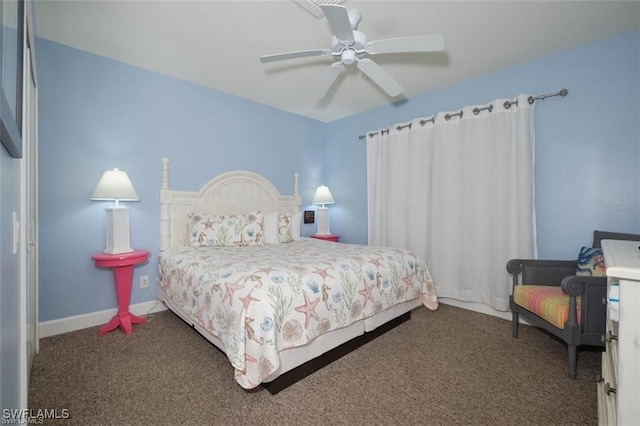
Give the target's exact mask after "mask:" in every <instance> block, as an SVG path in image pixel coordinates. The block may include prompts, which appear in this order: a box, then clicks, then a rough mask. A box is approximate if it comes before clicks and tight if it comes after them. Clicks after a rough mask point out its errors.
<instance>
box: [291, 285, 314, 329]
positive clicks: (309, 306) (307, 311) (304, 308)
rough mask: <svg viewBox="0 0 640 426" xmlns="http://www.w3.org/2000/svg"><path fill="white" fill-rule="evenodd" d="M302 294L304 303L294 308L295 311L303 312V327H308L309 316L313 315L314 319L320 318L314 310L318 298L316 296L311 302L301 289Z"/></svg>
mask: <svg viewBox="0 0 640 426" xmlns="http://www.w3.org/2000/svg"><path fill="white" fill-rule="evenodd" d="M302 295H303V296H304V305H300V306H297V307H296V308H295V309H296V311H298V312H300V313H303V314H304V328H308V327H309V318H311V317H313V318H315V319H316V321H319V320H320V317H318V314H317V313H316V311H315V309H316V305H317V304H318V303H319V302H320V298H319V297H318V298H317V299H316V300H314V301H313V302H311V301H309V298H308V297H307V293H306V292H304V291H303V292H302Z"/></svg>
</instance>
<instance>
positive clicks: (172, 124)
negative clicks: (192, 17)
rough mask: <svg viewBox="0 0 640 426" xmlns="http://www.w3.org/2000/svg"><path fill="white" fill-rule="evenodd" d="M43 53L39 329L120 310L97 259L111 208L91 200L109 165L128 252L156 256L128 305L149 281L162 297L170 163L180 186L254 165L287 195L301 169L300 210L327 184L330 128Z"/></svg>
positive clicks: (121, 67) (54, 48)
mask: <svg viewBox="0 0 640 426" xmlns="http://www.w3.org/2000/svg"><path fill="white" fill-rule="evenodd" d="M37 48H38V58H37V61H38V74H39V77H40V92H39V95H40V97H39V106H40V116H39V119H40V121H39V143H40V151H39V154H40V157H39V158H40V163H39V179H40V188H39V202H40V235H39V236H40V320H41V321H48V320H52V319H57V318H65V317H69V316H73V315H79V314H83V313H88V312H95V311H100V310H105V309H110V308H113V307H115V306H116V299H115V292H114V288H113V282H112V275H111V273H110V272H109V271H106V270H100V269H96V268H95V267H94V266H93V263H92V261H91V257H90V256H91V254H92V253H95V252H99V251H101V250H102V249H103V248H104V246H105V213H104V207H105V206H107V205H109V203H106V202H97V201H90V200H89V197H90V195H91V192H92V191H93V189H94V188H95V185H96V184H97V182H98V180H99V178H100V176H101V175H102V173H103V172H104V171H105V170H107V169H111V168H114V167H118V168H120V169H121V170H124V171H126V172H127V174H128V175H129V177H130V178H131V181H132V182H133V185H134V186H135V188H136V190H137V192H138V195H139V197H140V200H141V201H140V202H134V203H128V204H127V205H128V206H129V207H130V208H131V244H132V246H133V247H140V248H147V249H149V250H151V252H152V253H153V257H152V258H151V260H150V262H149V263H148V264H145V265H141V266H140V267H136V268H135V272H134V286H133V291H132V296H131V303H132V304H133V303H139V302H143V301H149V300H153V299H154V295H153V294H152V291H150V290H149V289H140V288H139V286H138V285H137V283H138V277H139V276H140V275H149V276H150V281H151V283H152V285H151V286H150V289H151V290H155V285H154V284H155V280H156V276H157V274H156V270H157V259H156V256H155V255H156V253H157V252H158V248H159V226H160V225H159V204H158V203H159V197H158V191H159V189H160V182H161V172H162V163H161V158H162V157H163V156H168V157H169V159H170V161H171V163H170V172H171V187H172V188H173V189H184V190H193V189H197V188H199V187H200V186H201V185H203V184H204V183H205V182H206V181H207V180H208V179H210V178H211V177H212V176H215V175H217V174H219V173H222V172H226V171H229V170H235V169H247V170H251V171H254V172H257V173H260V174H262V175H264V176H265V177H267V178H268V179H269V180H271V181H272V182H273V183H274V184H275V185H276V187H277V188H278V190H279V191H280V192H281V193H283V194H291V193H293V174H294V172H299V173H300V192H301V195H302V196H303V208H304V207H306V206H307V205H308V204H310V201H311V197H312V196H313V190H314V189H315V187H316V186H317V185H319V184H320V183H321V177H322V173H323V165H324V156H325V152H324V141H325V127H326V126H325V124H324V123H321V122H319V121H315V120H311V119H308V118H305V117H302V116H299V115H294V114H291V113H287V112H283V111H280V110H277V109H274V108H270V107H266V106H264V105H260V104H257V103H255V102H251V101H247V100H244V99H241V98H238V97H235V96H230V95H228V94H225V93H221V92H219V91H215V90H209V89H206V88H203V87H201V86H197V85H194V84H191V83H187V82H184V81H181V80H177V79H174V78H169V77H166V76H162V75H160V74H157V73H153V72H149V71H145V70H142V69H140V68H136V67H133V66H130V65H126V64H123V63H120V62H116V61H113V60H109V59H106V58H104V57H100V56H96V55H92V54H88V53H86V52H82V51H80V50H76V49H72V48H69V47H66V46H63V45H60V44H56V43H52V42H50V41H46V40H43V39H38V41H37ZM312 232H313V229H312V227H311V226H309V225H307V226H305V227H303V233H304V234H306V235H308V234H310V233H312Z"/></svg>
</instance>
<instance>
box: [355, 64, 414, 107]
mask: <svg viewBox="0 0 640 426" xmlns="http://www.w3.org/2000/svg"><path fill="white" fill-rule="evenodd" d="M358 68H360V70H361V71H362V72H363V73H365V75H366V76H367V77H369V78H370V79H371V80H373V82H374V83H376V84H377V85H378V86H380V87H381V88H382V90H384V91H385V92H387V94H388V95H389V96H391V97H395V96H398V95H399V94H400V93H402V92H404V87H402V86H401V85H400V83H398V82H397V81H395V80H394V78H393V77H391V76H390V75H389V74H388V73H387V72H386V71H385V70H383V69H382V68H381V67H380V65H378V64H376V63H375V62H373V61H372V60H371V59H368V58H365V59H361V60H359V61H358Z"/></svg>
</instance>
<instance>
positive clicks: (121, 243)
mask: <svg viewBox="0 0 640 426" xmlns="http://www.w3.org/2000/svg"><path fill="white" fill-rule="evenodd" d="M104 210H105V212H106V214H107V247H106V248H105V249H104V250H103V253H106V254H121V253H131V252H132V251H133V249H132V248H131V240H130V237H129V233H130V232H129V230H130V228H129V208H128V207H107V208H105V209H104Z"/></svg>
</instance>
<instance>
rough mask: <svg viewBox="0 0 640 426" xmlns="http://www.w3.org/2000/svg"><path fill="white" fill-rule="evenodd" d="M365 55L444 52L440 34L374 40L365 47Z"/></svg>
mask: <svg viewBox="0 0 640 426" xmlns="http://www.w3.org/2000/svg"><path fill="white" fill-rule="evenodd" d="M365 50H366V52H367V53H370V54H372V55H377V54H380V53H405V52H440V51H442V50H444V40H443V38H442V34H429V35H421V36H412V37H400V38H389V39H385V40H375V41H371V42H369V43H367V45H366V46H365Z"/></svg>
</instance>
